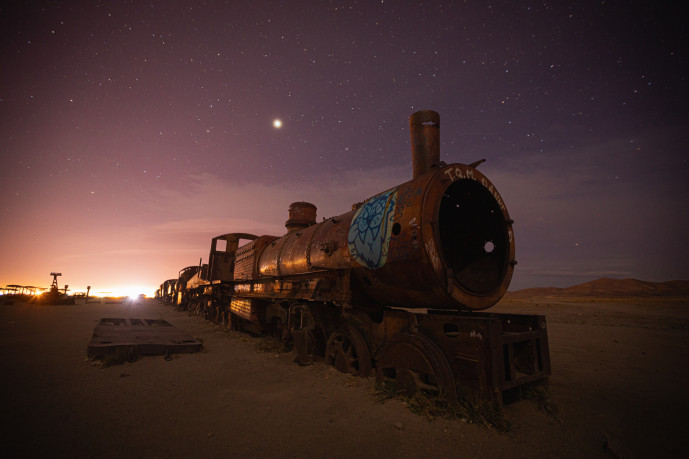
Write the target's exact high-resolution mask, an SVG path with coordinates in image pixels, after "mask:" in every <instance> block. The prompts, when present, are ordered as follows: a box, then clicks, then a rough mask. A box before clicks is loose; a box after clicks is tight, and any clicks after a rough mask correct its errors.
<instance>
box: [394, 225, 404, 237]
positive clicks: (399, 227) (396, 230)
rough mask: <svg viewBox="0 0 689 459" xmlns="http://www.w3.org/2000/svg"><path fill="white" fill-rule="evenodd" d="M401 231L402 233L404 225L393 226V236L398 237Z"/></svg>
mask: <svg viewBox="0 0 689 459" xmlns="http://www.w3.org/2000/svg"><path fill="white" fill-rule="evenodd" d="M400 231H402V225H400V224H399V223H395V224H394V225H392V234H394V235H395V236H398V235H399V234H400Z"/></svg>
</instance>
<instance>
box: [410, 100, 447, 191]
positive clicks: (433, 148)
mask: <svg viewBox="0 0 689 459" xmlns="http://www.w3.org/2000/svg"><path fill="white" fill-rule="evenodd" d="M409 134H410V137H411V157H412V168H413V171H414V178H417V177H420V176H422V175H424V174H426V173H428V172H430V170H431V167H432V166H433V164H436V163H439V162H440V115H439V114H438V112H434V111H433V110H421V111H418V112H416V113H414V114H413V115H411V116H410V117H409Z"/></svg>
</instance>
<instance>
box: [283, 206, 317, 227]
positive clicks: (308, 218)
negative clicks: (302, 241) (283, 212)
mask: <svg viewBox="0 0 689 459" xmlns="http://www.w3.org/2000/svg"><path fill="white" fill-rule="evenodd" d="M315 224H316V206H314V205H313V204H311V203H310V202H303V201H301V202H293V203H292V204H290V205H289V220H287V221H286V222H285V226H286V227H287V231H288V232H290V233H291V232H292V231H297V230H300V229H304V228H308V227H309V226H311V225H315Z"/></svg>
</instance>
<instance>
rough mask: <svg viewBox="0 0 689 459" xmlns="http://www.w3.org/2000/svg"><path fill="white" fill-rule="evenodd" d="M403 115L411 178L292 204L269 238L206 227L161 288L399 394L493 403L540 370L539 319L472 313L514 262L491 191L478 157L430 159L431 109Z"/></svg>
mask: <svg viewBox="0 0 689 459" xmlns="http://www.w3.org/2000/svg"><path fill="white" fill-rule="evenodd" d="M409 122H410V131H411V145H412V163H413V178H412V180H410V181H408V182H406V183H403V184H401V185H398V186H396V187H394V188H391V189H389V190H386V191H383V192H381V193H379V194H377V195H375V196H373V197H371V198H369V199H367V200H365V201H363V202H360V203H357V204H354V205H353V206H352V209H351V210H350V211H348V212H346V213H343V214H342V215H338V216H335V217H331V218H328V219H324V220H323V221H321V222H319V223H317V222H316V207H315V206H314V205H313V204H311V203H306V202H295V203H292V204H291V205H290V207H289V214H288V220H287V222H286V224H285V226H286V228H287V232H286V234H284V235H283V236H280V237H277V236H267V235H262V236H256V235H252V234H246V233H229V234H224V235H221V236H217V237H215V238H213V240H212V241H211V249H210V254H209V257H208V263H207V264H200V265H199V266H196V267H188V268H185V269H183V270H182V271H180V275H179V277H178V279H176V280H168V281H166V282H167V285H161V292H162V291H165V292H168V293H166V294H164V295H161V296H162V298H163V299H166V298H167V299H168V301H169V299H170V297H171V296H172V303H174V304H176V305H177V306H178V307H180V308H183V309H189V310H190V311H193V312H195V313H197V314H200V315H203V316H205V317H206V318H208V319H210V320H213V321H215V322H217V323H220V324H224V325H227V326H230V327H232V328H234V329H244V330H248V331H251V332H254V333H274V334H275V335H277V336H279V337H280V338H281V339H283V340H285V341H287V342H289V343H292V345H293V346H294V349H295V351H296V355H297V361H298V362H300V363H303V364H306V363H309V362H312V361H314V360H320V359H322V360H325V361H326V362H327V363H330V364H332V365H334V366H335V367H336V368H338V369H339V370H341V371H343V372H348V373H351V374H355V375H360V376H362V377H367V376H370V375H372V374H374V373H375V375H376V378H377V380H378V381H381V382H385V381H390V382H393V383H394V384H395V385H396V387H397V388H399V389H400V390H403V391H405V392H406V393H408V394H413V393H415V392H417V391H426V392H433V393H438V394H444V396H446V397H447V398H448V399H449V400H450V401H456V400H458V399H459V398H476V397H479V398H482V399H486V400H492V401H495V402H497V403H499V404H500V403H502V400H503V395H504V394H505V392H506V391H511V390H513V389H519V388H520V387H522V386H524V385H525V384H528V383H532V382H535V381H540V380H543V379H545V378H547V377H548V376H549V375H550V359H549V351H548V338H547V329H546V322H545V317H544V316H540V315H521V314H494V313H486V312H481V311H482V310H485V309H488V308H490V307H491V306H493V305H495V304H496V303H497V302H498V301H499V300H500V299H501V298H502V297H503V295H504V294H505V292H506V291H507V288H508V286H509V283H510V280H511V278H512V273H513V269H514V265H515V264H516V260H515V242H514V235H513V231H512V225H513V221H512V220H511V218H510V216H509V214H508V211H507V208H506V206H505V203H504V201H503V199H502V197H501V196H500V194H499V193H498V191H497V189H496V187H495V186H494V185H493V184H492V183H491V182H490V181H489V180H488V178H487V177H485V176H484V175H483V174H482V173H481V172H479V171H478V170H477V169H476V167H477V166H478V165H479V164H480V163H481V162H482V161H478V162H476V163H473V164H469V165H465V164H445V163H443V162H440V153H439V126H440V125H439V115H438V114H437V113H436V112H433V111H429V110H427V111H420V112H416V113H414V114H413V115H412V116H411V117H410V119H409ZM173 281H174V286H172V284H173ZM171 286H172V287H173V290H174V293H172V294H171V293H170V288H171Z"/></svg>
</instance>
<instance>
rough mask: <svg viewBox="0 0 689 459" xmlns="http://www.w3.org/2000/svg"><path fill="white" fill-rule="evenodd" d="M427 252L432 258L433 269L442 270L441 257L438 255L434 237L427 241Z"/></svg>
mask: <svg viewBox="0 0 689 459" xmlns="http://www.w3.org/2000/svg"><path fill="white" fill-rule="evenodd" d="M426 253H427V254H428V258H430V259H431V264H432V265H433V269H434V270H436V271H440V257H439V256H438V252H437V251H436V250H435V242H433V239H429V240H427V241H426Z"/></svg>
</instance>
